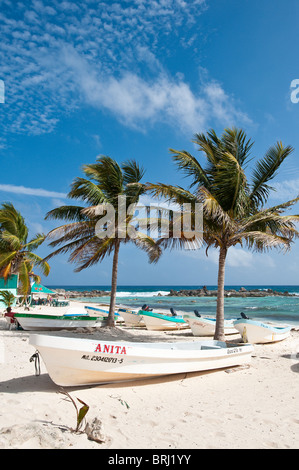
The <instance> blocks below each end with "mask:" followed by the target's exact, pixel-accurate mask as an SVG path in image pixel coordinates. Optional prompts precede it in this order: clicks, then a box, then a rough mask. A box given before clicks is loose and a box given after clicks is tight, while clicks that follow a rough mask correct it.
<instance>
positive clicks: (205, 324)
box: [184, 316, 238, 336]
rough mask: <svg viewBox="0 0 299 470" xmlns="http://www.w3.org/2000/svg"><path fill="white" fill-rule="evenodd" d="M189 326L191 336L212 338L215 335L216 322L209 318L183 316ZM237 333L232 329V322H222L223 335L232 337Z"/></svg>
mask: <svg viewBox="0 0 299 470" xmlns="http://www.w3.org/2000/svg"><path fill="white" fill-rule="evenodd" d="M184 318H186V320H187V322H188V323H189V325H190V328H191V331H192V334H193V336H213V335H214V334H215V327H216V320H214V319H210V318H198V317H190V316H186V317H185V316H184ZM236 333H238V331H237V330H236V328H235V327H234V323H233V320H226V321H225V322H224V334H225V335H232V334H236Z"/></svg>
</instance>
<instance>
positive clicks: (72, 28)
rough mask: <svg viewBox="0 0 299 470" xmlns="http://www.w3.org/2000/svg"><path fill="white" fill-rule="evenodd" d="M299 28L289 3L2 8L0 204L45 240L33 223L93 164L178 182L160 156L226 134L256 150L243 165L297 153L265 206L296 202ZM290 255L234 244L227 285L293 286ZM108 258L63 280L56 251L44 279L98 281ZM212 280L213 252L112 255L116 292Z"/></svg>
mask: <svg viewBox="0 0 299 470" xmlns="http://www.w3.org/2000/svg"><path fill="white" fill-rule="evenodd" d="M298 24H299V5H298V2H297V1H296V0H288V2H285V1H282V0H273V1H271V2H269V1H268V0H259V1H256V0H251V1H247V0H242V1H241V2H240V1H237V0H226V1H223V0H205V1H204V0H189V1H184V0H156V1H151V0H147V1H145V0H132V1H126V0H124V1H115V2H113V1H107V0H104V1H94V0H85V1H84V2H83V1H82V2H80V1H76V2H73V1H58V0H48V1H46V0H27V1H26V2H25V1H21V0H20V1H17V0H13V1H11V0H0V54H1V56H0V57H1V59H0V79H1V80H3V81H4V83H5V103H3V104H2V103H0V120H1V131H0V158H1V174H0V201H11V202H12V203H13V204H14V205H15V206H16V208H17V209H18V210H20V211H21V212H22V214H23V215H24V217H25V219H26V222H27V224H28V226H29V228H30V232H31V233H32V235H33V234H35V233H36V232H39V231H43V232H45V233H47V232H48V231H49V230H50V229H51V228H53V227H54V226H55V224H54V223H53V222H51V221H45V220H44V216H45V214H46V213H47V212H48V211H49V210H51V209H53V208H54V207H57V206H58V205H61V204H64V203H65V202H66V200H65V194H66V193H67V192H68V190H69V186H70V183H71V182H72V181H73V179H74V178H75V177H76V176H81V175H82V173H81V166H82V165H83V164H86V163H92V162H94V160H95V158H96V156H97V155H99V154H105V155H109V156H111V157H112V158H115V159H116V160H117V161H119V162H122V161H125V160H127V159H129V158H134V159H136V160H138V161H139V162H140V163H141V164H142V165H143V166H144V167H145V168H146V170H147V172H146V175H145V181H152V182H156V181H160V182H165V183H172V184H186V182H185V181H184V180H183V179H182V177H181V175H179V174H178V172H177V171H176V169H175V167H174V165H173V163H172V161H171V158H170V154H169V148H175V149H186V150H189V151H190V152H191V153H194V154H195V155H196V149H195V148H194V146H193V144H192V143H191V139H192V137H193V135H194V133H195V132H204V131H206V130H208V129H209V128H211V127H212V128H214V129H215V130H216V131H217V132H219V133H221V132H222V130H223V128H224V127H225V126H231V125H236V126H238V127H242V128H244V129H245V130H246V132H247V134H248V136H250V137H252V139H253V140H254V141H255V145H254V148H253V150H252V156H253V157H256V158H259V157H262V156H263V155H264V153H265V152H266V150H267V149H268V148H269V147H270V146H271V145H273V144H274V143H275V142H276V141H277V140H282V142H283V143H284V144H285V145H292V146H293V147H294V148H295V151H294V153H293V155H292V156H291V157H289V159H288V161H287V162H285V163H284V165H283V167H282V169H281V172H280V173H279V175H278V177H277V178H276V180H275V181H276V188H277V191H276V193H274V194H273V197H272V199H271V201H270V202H271V203H272V202H273V203H274V204H276V203H277V204H278V203H279V202H283V201H284V200H286V199H288V198H292V197H295V196H296V195H297V194H298V187H299V163H298V152H299V132H298V129H299V103H298V104H294V103H292V102H291V99H290V96H291V88H290V85H291V82H292V80H294V79H297V78H299V64H298V51H297V44H298ZM249 170H250V169H249ZM249 173H250V171H249ZM294 210H295V211H296V212H298V205H297V206H296V207H295V208H294ZM39 253H40V254H41V255H46V254H48V253H49V248H48V247H47V245H44V246H43V247H42V248H41V249H40V251H39ZM298 254H299V243H298V242H297V243H296V244H295V245H294V247H293V249H292V251H291V253H289V254H287V255H283V254H280V253H277V252H274V251H272V252H268V253H267V254H264V255H258V254H255V253H250V252H248V251H246V250H244V249H242V248H232V249H231V250H230V254H229V258H228V263H227V264H228V266H227V273H226V284H244V285H246V284H289V283H291V284H298V283H299V263H298ZM111 261H112V260H111V259H108V260H105V261H104V262H103V263H102V264H99V265H98V266H95V267H93V268H90V269H88V270H86V271H83V272H81V273H79V274H75V273H74V272H73V269H74V266H72V265H70V264H69V263H68V262H67V257H66V256H59V257H56V258H54V259H53V260H52V261H51V274H50V275H49V277H48V279H47V280H45V279H43V282H44V283H46V284H50V285H51V284H52V285H53V284H56V285H57V284H60V285H63V284H65V285H80V284H84V285H90V284H92V285H109V283H110V276H111ZM216 281H217V254H216V252H213V251H211V252H210V255H209V257H208V258H206V256H205V253H204V251H203V250H202V251H198V252H192V253H191V252H184V251H182V252H179V251H176V252H165V253H164V255H163V257H162V258H161V260H160V261H159V263H158V264H157V265H155V266H152V265H149V264H148V262H147V258H146V256H145V255H144V254H143V253H142V252H140V251H137V249H136V248H135V247H134V246H132V247H129V246H127V247H125V248H122V251H121V253H120V264H119V284H122V285H126V284H132V285H133V284H140V285H141V284H154V285H158V284H161V285H168V284H178V285H179V284H185V285H188V284H192V285H203V284H216Z"/></svg>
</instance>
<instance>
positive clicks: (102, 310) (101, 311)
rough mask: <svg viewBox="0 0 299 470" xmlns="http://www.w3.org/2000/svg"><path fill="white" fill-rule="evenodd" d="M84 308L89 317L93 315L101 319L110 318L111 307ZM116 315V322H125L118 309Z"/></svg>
mask: <svg viewBox="0 0 299 470" xmlns="http://www.w3.org/2000/svg"><path fill="white" fill-rule="evenodd" d="M84 308H85V310H86V312H87V313H88V315H91V316H97V315H99V316H101V317H106V318H108V315H109V305H106V304H103V305H99V306H97V307H91V306H85V307H84ZM114 315H115V321H116V322H123V321H124V319H123V318H122V316H121V315H120V314H119V313H118V308H117V310H116V311H115V312H114Z"/></svg>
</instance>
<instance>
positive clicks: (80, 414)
mask: <svg viewBox="0 0 299 470" xmlns="http://www.w3.org/2000/svg"><path fill="white" fill-rule="evenodd" d="M59 393H62V394H63V395H65V396H66V398H67V399H68V400H69V401H70V402H71V403H72V404H73V405H74V408H75V410H76V427H75V429H72V431H73V432H75V433H76V432H79V431H80V429H81V427H82V425H83V422H84V418H85V416H86V415H87V413H88V411H89V406H88V405H87V404H86V403H85V402H84V401H83V400H81V399H80V398H78V397H77V400H78V402H79V403H81V405H83V406H81V408H80V409H79V408H78V406H77V404H76V402H75V400H74V399H73V397H71V395H70V394H69V393H68V392H67V391H66V390H64V389H63V388H62V389H60V390H59Z"/></svg>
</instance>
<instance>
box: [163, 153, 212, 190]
mask: <svg viewBox="0 0 299 470" xmlns="http://www.w3.org/2000/svg"><path fill="white" fill-rule="evenodd" d="M170 152H172V153H173V156H172V158H173V160H174V161H175V163H176V164H177V166H178V168H179V169H180V170H182V171H183V172H184V173H185V176H187V177H189V178H191V184H190V188H192V187H193V186H195V185H203V186H205V187H206V188H208V189H209V188H210V181H209V178H208V175H207V174H206V172H205V170H204V169H203V168H202V166H201V165H200V163H199V162H198V160H197V159H196V158H195V157H193V156H192V155H191V154H190V153H189V152H187V151H186V150H182V151H178V150H174V149H170Z"/></svg>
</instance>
